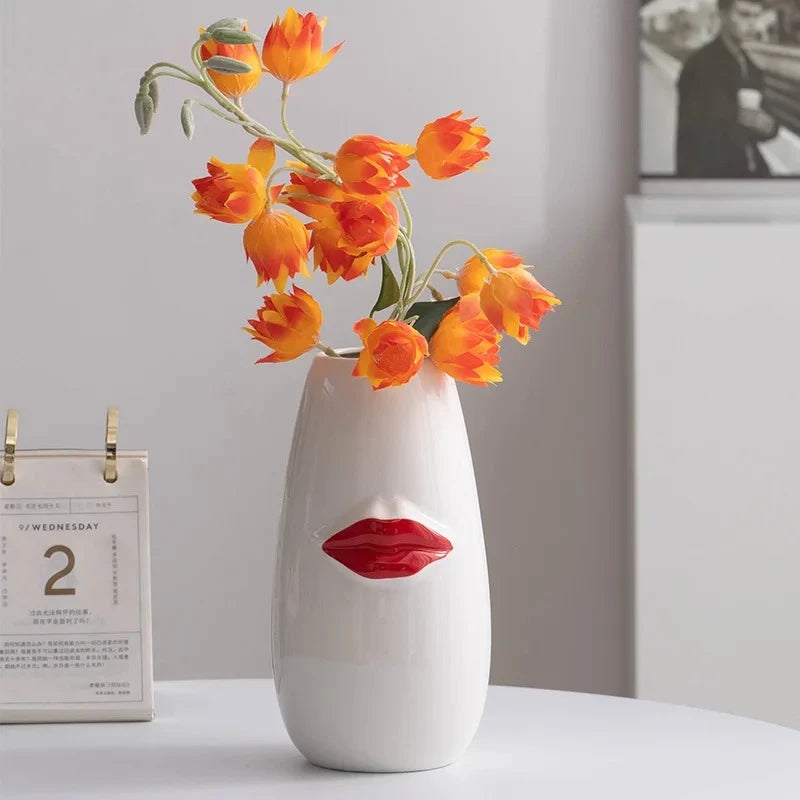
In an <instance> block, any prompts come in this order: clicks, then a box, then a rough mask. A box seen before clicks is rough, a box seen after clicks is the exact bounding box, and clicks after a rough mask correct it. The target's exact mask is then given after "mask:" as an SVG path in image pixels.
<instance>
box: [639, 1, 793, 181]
mask: <svg viewBox="0 0 800 800" xmlns="http://www.w3.org/2000/svg"><path fill="white" fill-rule="evenodd" d="M639 17H640V37H641V38H640V50H641V62H640V63H641V112H640V113H641V127H640V131H641V134H640V135H641V146H640V173H641V176H642V177H643V178H684V179H726V178H734V179H747V178H755V179H770V178H787V177H788V178H800V0H641V7H640V10H639Z"/></svg>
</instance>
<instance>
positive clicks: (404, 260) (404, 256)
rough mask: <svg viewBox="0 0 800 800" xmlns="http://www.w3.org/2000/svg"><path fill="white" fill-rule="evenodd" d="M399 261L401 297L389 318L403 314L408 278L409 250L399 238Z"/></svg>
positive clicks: (399, 316) (397, 244)
mask: <svg viewBox="0 0 800 800" xmlns="http://www.w3.org/2000/svg"><path fill="white" fill-rule="evenodd" d="M395 246H396V247H397V261H398V263H399V265H400V297H399V298H398V300H397V303H396V304H395V307H394V308H393V309H392V313H391V314H390V315H389V319H400V318H401V317H402V315H403V292H404V289H405V285H406V281H407V280H408V277H407V276H408V251H407V250H406V249H405V247H404V244H403V239H401V238H400V237H399V236H398V238H397V243H396V245H395Z"/></svg>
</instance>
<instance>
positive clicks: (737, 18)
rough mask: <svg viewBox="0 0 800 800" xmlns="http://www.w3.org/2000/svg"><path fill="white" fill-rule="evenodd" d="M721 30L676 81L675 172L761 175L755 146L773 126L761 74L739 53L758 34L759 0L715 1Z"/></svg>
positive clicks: (763, 169) (762, 164) (763, 167)
mask: <svg viewBox="0 0 800 800" xmlns="http://www.w3.org/2000/svg"><path fill="white" fill-rule="evenodd" d="M718 4H719V16H720V23H721V28H720V33H719V36H717V38H716V39H714V40H713V41H711V42H709V43H708V44H707V45H705V47H702V48H701V49H700V50H698V51H697V52H695V53H693V54H692V55H691V56H690V57H689V59H688V60H687V61H686V64H685V65H684V67H683V71H682V72H681V75H680V78H679V80H678V94H679V103H678V135H677V154H676V155H677V175H678V176H679V177H682V178H766V177H769V175H770V170H769V166H768V165H767V162H766V161H765V159H764V157H763V155H762V154H761V151H760V150H759V148H758V143H759V142H765V141H768V140H769V139H773V138H774V137H775V136H777V134H778V124H777V122H776V121H775V119H774V117H772V116H771V115H770V114H769V113H768V112H767V111H766V110H764V108H762V105H761V100H762V97H763V92H764V76H763V74H762V72H761V70H760V69H759V68H758V67H757V66H756V65H755V64H754V63H753V61H752V60H751V59H750V58H749V57H748V55H747V53H746V52H745V51H744V49H743V47H742V45H743V43H744V42H747V41H750V40H754V39H756V38H757V37H758V33H759V27H758V26H759V21H760V18H761V16H762V15H763V13H764V3H763V2H762V1H761V0H718Z"/></svg>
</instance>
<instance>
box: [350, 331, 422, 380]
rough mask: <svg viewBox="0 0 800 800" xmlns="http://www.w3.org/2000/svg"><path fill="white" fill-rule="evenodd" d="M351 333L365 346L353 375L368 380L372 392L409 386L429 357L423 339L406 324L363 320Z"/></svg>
mask: <svg viewBox="0 0 800 800" xmlns="http://www.w3.org/2000/svg"><path fill="white" fill-rule="evenodd" d="M353 330H354V331H355V332H356V333H357V334H358V335H359V336H360V337H361V341H362V342H363V344H364V349H363V350H362V351H361V353H360V355H359V357H358V361H357V362H356V366H355V369H354V370H353V375H355V376H356V377H362V378H367V379H368V380H369V382H370V383H371V384H372V388H373V389H385V388H387V387H388V386H402V385H403V384H404V383H408V382H409V381H410V380H411V379H412V378H413V377H414V376H415V375H416V374H417V372H419V369H420V367H421V366H422V362H423V361H424V360H425V356H427V355H428V342H427V340H426V339H425V337H424V336H423V335H422V334H421V333H419V331H416V330H414V328H412V327H411V326H410V325H409V324H407V323H405V322H397V321H396V320H385V321H384V322H381V323H380V324H378V323H377V322H375V320H374V319H369V318H368V317H366V318H364V319H362V320H359V321H358V322H357V323H356V324H355V325H354V326H353Z"/></svg>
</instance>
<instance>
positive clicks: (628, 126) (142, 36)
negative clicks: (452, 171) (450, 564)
mask: <svg viewBox="0 0 800 800" xmlns="http://www.w3.org/2000/svg"><path fill="white" fill-rule="evenodd" d="M399 7H402V9H403V11H402V13H397V11H396V9H397V8H399ZM636 8H637V3H636V2H635V0H604V2H597V0H550V1H549V2H548V0H502V1H501V2H496V3H493V4H492V6H491V9H492V10H491V13H487V10H486V8H485V7H484V6H483V5H482V4H480V5H479V4H478V3H468V2H465V1H464V0H437V2H431V0H406V2H404V3H403V4H402V5H401V6H399V5H397V4H394V3H392V4H389V3H374V2H367V0H347V1H346V2H345V1H344V0H338V2H333V0H320V2H317V3H316V4H315V10H316V11H317V12H318V13H321V14H327V15H328V16H329V18H330V19H329V27H328V41H329V42H330V43H331V44H332V43H334V42H335V41H338V40H339V39H345V40H346V44H345V47H344V48H343V49H342V51H341V52H340V54H339V55H338V56H337V57H336V59H335V60H334V62H333V63H332V65H331V66H330V67H329V68H328V69H327V70H326V71H325V72H324V73H323V74H321V75H319V76H317V77H315V78H313V79H310V80H308V81H304V82H302V83H300V84H298V85H297V86H296V87H295V91H294V93H293V94H294V96H293V98H292V108H291V112H290V114H291V119H292V121H293V125H294V127H295V129H296V130H297V131H298V132H300V133H301V134H302V135H303V136H304V137H305V138H306V139H308V140H309V141H310V142H313V143H314V144H316V145H317V146H320V147H325V148H331V147H335V146H336V145H337V144H338V143H339V142H340V141H342V140H343V139H344V138H346V137H347V136H348V135H350V134H351V133H354V132H374V133H377V134H380V135H384V136H387V137H393V138H397V139H398V140H400V141H413V140H414V138H415V135H416V133H417V131H418V130H419V128H420V126H421V125H422V124H423V123H424V122H426V121H428V120H430V119H433V118H434V117H436V116H439V115H441V114H444V113H448V112H450V111H452V110H454V109H456V108H464V109H465V110H467V111H469V112H470V113H476V114H479V115H480V117H481V121H482V122H483V123H484V124H485V125H486V126H487V127H488V128H489V133H490V135H491V136H492V138H493V140H494V141H493V145H492V152H493V159H492V161H490V162H489V163H488V164H487V165H486V167H485V168H484V169H482V170H480V171H479V172H476V173H474V174H470V175H466V176H462V177H461V178H460V179H455V180H453V181H451V182H443V183H434V182H431V181H428V180H427V179H425V178H424V177H423V176H419V175H418V176H417V178H416V188H415V191H414V192H413V193H411V194H410V199H411V202H412V204H413V207H414V209H415V211H416V215H417V216H416V219H417V229H418V233H417V234H416V236H417V240H418V253H419V255H420V257H421V258H422V260H423V261H425V260H427V259H429V258H431V257H432V256H433V254H434V253H435V252H436V250H437V249H438V247H439V246H440V245H441V243H443V242H444V241H446V240H447V239H449V238H455V237H460V236H463V235H468V236H469V237H471V238H473V239H474V240H475V241H477V242H479V243H481V244H482V245H485V246H494V247H508V248H512V249H516V250H518V251H519V252H520V253H523V254H525V256H526V258H527V260H529V261H532V262H534V263H536V264H537V266H538V275H539V276H540V278H541V279H542V281H543V282H544V283H545V285H547V286H548V287H552V288H553V289H554V290H556V291H557V292H558V294H559V295H560V296H561V297H562V298H563V299H564V301H565V302H564V306H563V307H562V308H561V309H559V311H558V313H557V314H555V315H553V316H552V317H551V318H549V319H548V320H547V321H546V324H545V325H544V329H543V332H542V333H541V335H540V336H539V337H538V338H537V339H536V340H535V341H534V342H533V343H532V344H531V345H530V346H529V347H528V348H527V349H526V350H523V349H522V348H520V347H518V346H517V345H516V343H514V342H508V343H506V345H505V348H504V356H505V357H504V361H503V366H504V372H505V376H506V380H505V383H504V384H503V385H502V386H501V387H500V388H498V389H494V390H491V389H485V390H473V389H465V390H463V391H462V398H463V403H464V408H465V413H466V417H467V423H468V426H469V430H470V434H471V438H472V444H473V450H474V457H475V468H476V471H477V477H478V484H479V487H480V493H481V500H482V504H483V512H484V519H485V529H486V542H487V550H488V556H489V565H490V571H491V580H492V592H493V594H492V600H493V619H494V667H493V676H492V677H493V680H494V681H496V682H502V683H515V684H527V685H537V686H546V687H557V688H565V689H583V690H588V691H597V692H611V693H614V692H620V691H624V690H625V688H626V685H625V664H626V659H627V652H626V639H625V629H626V624H625V586H624V574H625V570H624V557H623V556H624V539H625V526H626V519H625V489H626V475H627V473H626V465H625V449H624V430H625V419H626V410H625V392H624V355H623V347H622V343H623V321H622V314H621V308H622V293H623V254H622V247H621V240H622V235H621V234H622V196H623V194H624V192H625V191H626V190H629V189H631V188H632V187H633V185H634V170H635V164H636V153H635V149H636V148H635V138H636V137H635V134H636V124H635V102H636V98H635V94H636V92H635V79H636V76H635V71H636V66H637V55H636V15H635V11H636ZM231 13H236V14H240V15H244V16H248V17H249V18H250V19H251V25H252V28H253V29H255V30H256V31H258V32H263V30H265V29H266V26H267V25H268V24H269V22H270V21H271V19H272V17H273V16H274V13H275V8H274V7H272V6H270V7H269V8H267V7H265V6H264V4H263V3H249V4H248V3H247V2H245V3H244V5H241V4H239V5H234V6H231V5H230V4H229V3H223V2H221V1H219V0H199V1H196V2H191V3H189V2H181V3H178V2H173V3H165V2H155V1H154V0H144V1H140V2H137V3H115V4H113V6H111V5H109V4H108V3H106V2H100V1H99V0H74V1H73V2H70V3H52V2H47V3H45V2H42V0H5V2H4V3H3V4H2V12H0V14H1V15H2V16H1V17H0V19H1V20H2V28H3V30H2V35H3V42H2V57H3V84H2V103H3V121H2V136H3V160H2V176H3V184H2V203H3V207H2V258H1V259H0V294H1V295H2V303H1V305H0V314H2V339H1V341H0V407H3V408H4V407H6V406H8V405H16V406H18V407H19V408H20V409H21V411H22V421H21V446H23V447H40V446H50V447H58V446H64V447H66V446H84V447H85V446H96V445H98V444H99V442H100V439H101V436H102V426H103V420H104V412H105V407H106V405H108V404H111V403H115V404H118V405H120V407H121V409H122V418H121V425H122V427H121V443H122V445H123V446H125V447H130V448H147V449H149V451H150V454H151V484H152V495H151V496H152V553H153V606H154V631H155V660H156V675H157V677H159V678H177V677H201V676H257V675H266V674H268V672H269V645H268V627H269V622H268V605H269V595H270V582H271V571H272V560H273V551H274V547H275V535H276V523H277V519H278V511H279V504H280V498H281V492H282V479H283V469H284V464H285V460H286V457H287V452H288V448H289V440H290V436H291V429H292V424H293V417H294V413H295V409H296V405H297V402H298V399H299V394H300V389H301V385H302V380H303V377H304V373H305V370H306V368H307V362H306V361H301V362H297V363H292V364H288V365H284V366H278V367H258V368H256V367H254V366H253V365H252V362H253V361H254V360H255V358H256V357H258V356H260V355H261V351H260V350H259V349H258V347H257V346H255V345H252V344H250V343H249V342H248V340H247V338H246V337H245V335H244V334H243V333H241V332H240V331H239V325H240V324H241V323H242V322H243V321H244V320H245V319H246V318H247V316H248V315H249V314H251V313H252V312H253V311H254V310H255V308H256V307H257V305H258V302H259V300H260V293H259V292H258V291H257V290H256V288H255V280H254V272H253V269H252V267H251V266H249V265H246V264H245V262H244V260H243V257H242V252H241V241H240V240H241V229H240V228H238V227H235V226H224V225H218V224H212V223H210V222H209V221H207V220H206V219H203V218H200V217H197V216H193V215H192V213H191V210H192V207H191V202H190V201H189V198H188V194H189V192H190V188H191V187H190V185H189V179H190V178H192V177H197V176H199V175H201V174H202V173H203V171H204V163H205V161H206V159H207V157H208V156H209V155H211V154H214V155H217V156H219V157H220V158H222V159H223V160H229V161H236V160H239V159H241V158H242V156H243V154H244V152H245V148H246V144H247V142H246V141H245V138H244V136H243V135H241V134H239V133H238V132H237V131H235V130H232V129H229V128H228V127H226V125H225V123H223V122H222V121H221V120H218V119H216V118H214V117H210V116H208V117H203V116H200V115H199V114H198V120H197V122H198V124H197V128H198V130H197V134H196V137H195V139H194V141H192V142H191V143H187V142H186V141H185V140H184V139H183V137H182V134H181V132H180V128H179V125H178V107H179V104H180V101H181V100H182V99H183V98H184V97H185V96H186V91H185V89H184V86H185V85H184V84H180V85H178V84H175V83H172V84H168V83H164V84H163V86H162V95H163V98H162V108H161V110H160V111H159V114H158V117H157V120H156V123H155V125H154V129H153V131H152V133H151V135H150V136H148V137H146V138H140V137H139V134H138V132H137V130H136V126H135V124H134V120H133V112H132V98H133V94H134V91H135V89H136V85H137V81H138V78H139V75H140V73H141V71H142V69H143V68H144V67H145V66H147V65H148V64H149V63H151V62H153V61H156V60H161V59H167V60H183V59H186V58H187V49H188V46H189V45H190V44H191V42H192V41H193V39H194V35H195V31H196V29H197V27H198V25H201V24H208V23H209V22H211V21H212V20H214V19H216V18H217V17H220V16H224V15H228V14H231ZM277 96H278V86H277V84H276V83H275V82H272V81H271V80H270V79H268V78H265V80H264V81H263V85H262V87H261V88H260V90H259V91H258V93H257V95H256V96H254V97H253V98H252V100H250V101H249V106H250V108H251V110H252V111H254V112H255V113H257V115H259V116H261V117H262V118H263V119H265V120H268V121H272V122H273V123H274V122H275V120H276V109H277V104H276V100H277ZM451 264H452V265H455V264H457V261H453V262H451ZM376 279H377V275H373V276H371V278H370V279H369V280H367V281H361V282H356V283H354V284H349V285H346V286H345V285H339V284H337V285H335V286H333V287H331V288H330V289H329V290H328V289H324V288H323V282H322V281H321V280H320V279H319V278H317V280H316V281H315V284H314V285H315V286H316V287H317V293H318V296H319V297H320V299H321V300H322V302H323V304H324V307H325V311H326V314H327V319H326V336H327V338H328V339H329V340H331V341H332V342H333V343H335V344H337V345H347V344H352V343H354V342H353V339H354V337H353V334H352V333H350V332H349V326H350V324H351V323H352V321H353V320H354V319H355V318H356V317H357V315H358V316H360V315H361V314H362V313H363V310H364V309H365V308H367V305H368V303H370V302H371V299H372V298H373V297H374V295H375V293H376V291H377V286H376Z"/></svg>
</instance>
